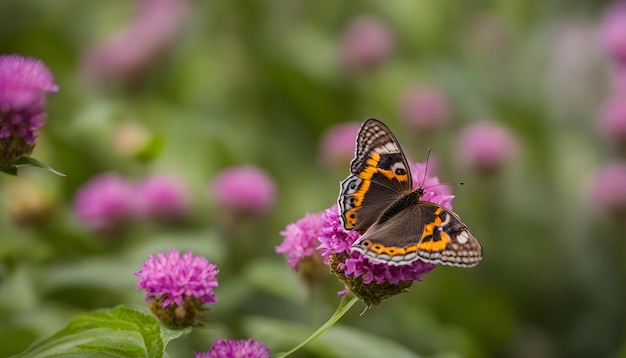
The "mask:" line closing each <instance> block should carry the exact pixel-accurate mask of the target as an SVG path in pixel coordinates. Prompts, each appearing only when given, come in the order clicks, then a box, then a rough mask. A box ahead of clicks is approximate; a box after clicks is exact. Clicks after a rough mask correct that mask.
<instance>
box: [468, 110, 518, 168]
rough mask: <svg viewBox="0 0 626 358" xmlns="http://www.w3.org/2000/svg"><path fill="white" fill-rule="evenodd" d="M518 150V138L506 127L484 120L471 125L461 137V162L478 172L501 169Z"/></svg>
mask: <svg viewBox="0 0 626 358" xmlns="http://www.w3.org/2000/svg"><path fill="white" fill-rule="evenodd" d="M517 152H518V143H517V139H516V138H515V137H514V136H513V134H512V133H511V132H509V131H508V130H507V129H506V128H504V127H501V126H500V125H498V124H496V123H492V122H487V121H482V122H476V123H473V124H471V125H469V126H468V127H467V128H466V129H465V130H464V131H463V133H461V135H460V138H459V147H458V155H459V158H460V160H461V162H462V163H463V164H464V165H466V166H467V167H469V168H470V169H473V170H474V171H476V172H479V173H484V174H490V173H493V172H497V171H499V170H500V169H501V168H502V167H503V166H504V165H505V164H506V163H507V162H509V161H510V160H512V159H513V158H514V157H515V156H516V155H517Z"/></svg>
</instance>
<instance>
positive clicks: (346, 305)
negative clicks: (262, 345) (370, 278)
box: [277, 292, 359, 358]
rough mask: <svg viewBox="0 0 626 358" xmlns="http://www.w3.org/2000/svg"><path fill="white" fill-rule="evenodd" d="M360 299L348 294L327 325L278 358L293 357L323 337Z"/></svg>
mask: <svg viewBox="0 0 626 358" xmlns="http://www.w3.org/2000/svg"><path fill="white" fill-rule="evenodd" d="M358 300H359V299H358V298H356V297H355V296H354V295H353V294H352V293H350V292H348V294H346V296H345V297H344V298H343V300H341V302H340V303H339V307H337V310H336V311H335V313H333V315H332V316H331V317H330V319H328V321H326V323H324V324H323V325H322V326H321V327H320V328H318V329H317V331H315V332H313V334H311V335H310V336H309V338H307V339H305V340H304V341H303V342H302V343H300V344H298V345H297V346H296V347H294V348H292V349H291V350H290V351H289V352H286V353H282V354H280V355H279V356H278V357H277V358H284V357H288V356H289V355H291V354H292V353H293V352H295V351H297V350H298V349H300V348H302V347H304V346H305V345H307V344H308V343H309V342H311V341H312V340H314V339H315V338H317V337H319V336H320V335H322V333H324V332H326V330H327V329H329V328H330V327H332V326H333V325H334V324H335V323H337V321H339V319H340V318H341V317H342V316H343V315H344V314H345V313H346V312H348V310H350V308H351V307H352V306H353V305H354V304H355V303H356V301H358Z"/></svg>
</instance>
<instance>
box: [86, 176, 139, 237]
mask: <svg viewBox="0 0 626 358" xmlns="http://www.w3.org/2000/svg"><path fill="white" fill-rule="evenodd" d="M134 197H135V196H134V186H133V184H132V183H131V182H129V181H128V180H126V179H124V178H122V177H121V176H119V175H117V174H115V173H105V174H101V175H99V176H97V177H95V178H93V179H91V180H90V181H89V182H87V183H86V184H84V185H83V186H82V187H80V188H79V189H78V190H77V192H76V195H75V199H74V211H75V212H76V215H77V216H78V218H79V219H80V220H81V221H83V222H84V223H85V224H86V225H87V226H89V227H90V228H91V229H92V230H94V231H109V230H114V229H116V228H118V227H119V226H120V225H121V224H122V223H124V222H126V221H127V220H128V218H129V217H132V214H133V209H134V201H133V200H134Z"/></svg>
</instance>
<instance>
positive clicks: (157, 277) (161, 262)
mask: <svg viewBox="0 0 626 358" xmlns="http://www.w3.org/2000/svg"><path fill="white" fill-rule="evenodd" d="M218 272H219V270H217V267H216V266H215V265H214V264H212V263H210V262H209V260H207V259H206V258H204V257H202V256H194V255H193V254H192V253H191V252H190V251H187V252H185V253H184V254H183V255H182V257H181V255H180V251H178V250H174V249H171V250H169V251H168V252H167V255H164V254H163V253H161V252H159V253H158V254H157V256H150V258H149V259H148V260H147V261H146V262H144V263H143V266H142V267H141V270H139V271H137V272H135V273H134V275H135V276H137V277H139V282H138V283H137V288H143V289H145V290H146V294H145V299H146V300H148V299H151V298H153V297H154V298H163V301H162V306H163V307H167V306H169V305H170V304H172V303H175V304H177V305H178V306H181V305H182V304H183V301H184V299H185V298H187V297H194V298H196V299H198V300H200V301H201V302H203V303H213V302H215V301H216V296H215V293H214V292H213V289H214V288H215V287H217V286H218V282H217V278H216V277H215V276H216V275H217V273H218Z"/></svg>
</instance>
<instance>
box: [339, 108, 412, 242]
mask: <svg viewBox="0 0 626 358" xmlns="http://www.w3.org/2000/svg"><path fill="white" fill-rule="evenodd" d="M350 171H351V174H350V175H349V176H348V177H347V178H346V179H345V180H344V181H343V182H341V191H340V194H339V198H338V199H337V204H338V206H339V212H340V218H341V221H342V224H343V226H344V228H346V229H347V230H357V231H359V232H364V231H365V230H367V228H369V227H370V226H371V225H372V224H374V223H375V222H376V220H377V219H378V216H380V213H381V212H382V211H383V210H384V209H385V208H386V207H387V206H389V205H390V204H391V203H393V202H394V201H395V200H397V198H398V197H400V196H401V195H402V194H403V193H405V192H409V191H411V172H410V170H409V166H408V163H407V161H406V158H405V157H404V154H403V152H402V148H401V147H400V144H398V141H397V140H396V138H395V136H394V135H393V133H392V132H391V130H389V128H387V126H385V125H384V124H383V123H381V122H380V121H378V120H376V119H369V120H367V121H366V122H365V123H364V124H363V126H362V127H361V130H360V131H359V135H358V137H357V142H356V153H355V158H354V159H353V160H352V162H351V164H350Z"/></svg>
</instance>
